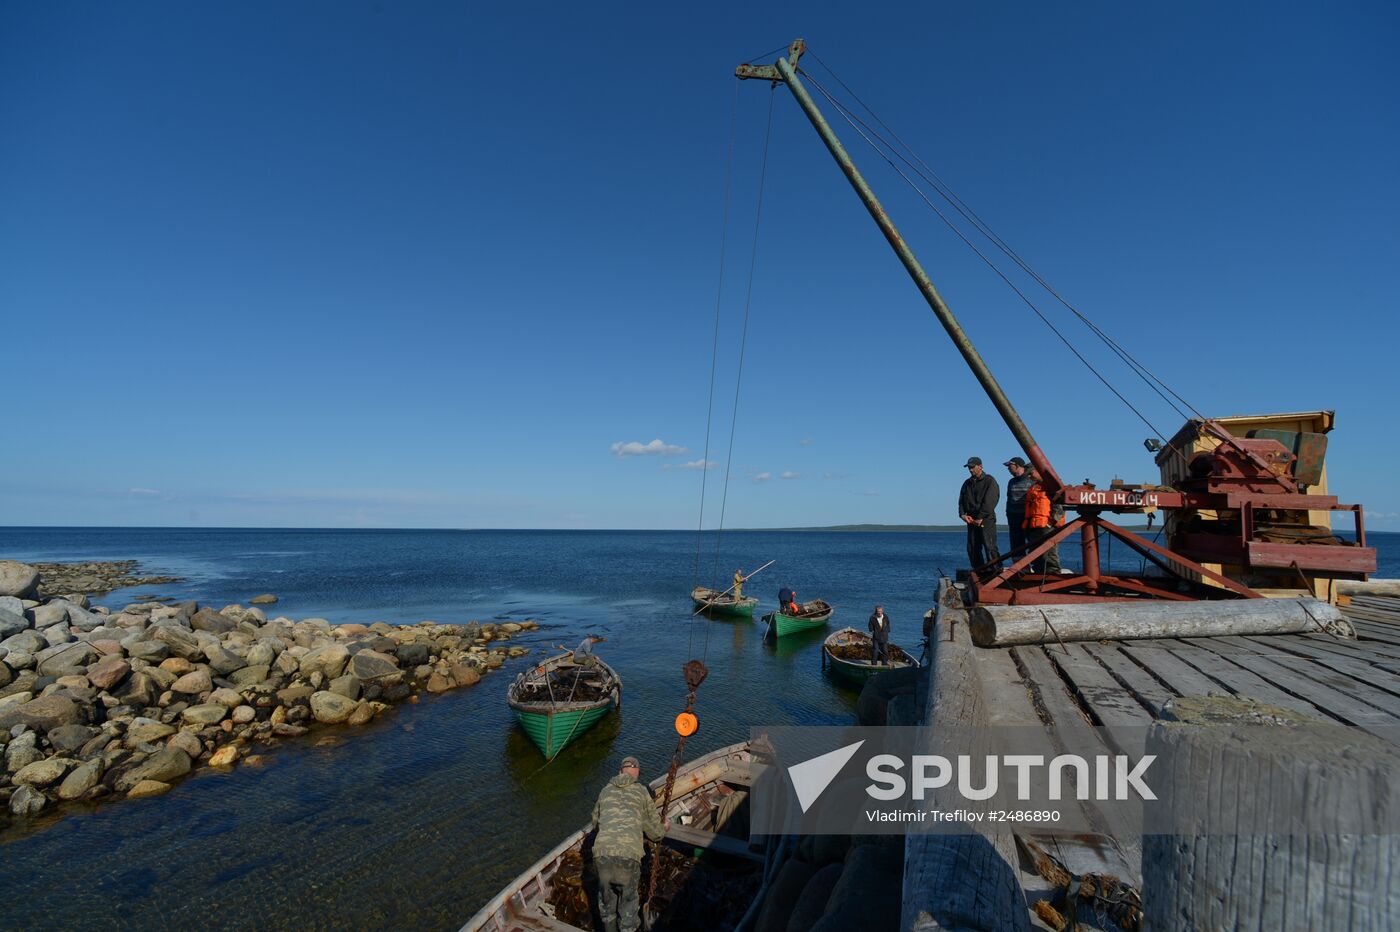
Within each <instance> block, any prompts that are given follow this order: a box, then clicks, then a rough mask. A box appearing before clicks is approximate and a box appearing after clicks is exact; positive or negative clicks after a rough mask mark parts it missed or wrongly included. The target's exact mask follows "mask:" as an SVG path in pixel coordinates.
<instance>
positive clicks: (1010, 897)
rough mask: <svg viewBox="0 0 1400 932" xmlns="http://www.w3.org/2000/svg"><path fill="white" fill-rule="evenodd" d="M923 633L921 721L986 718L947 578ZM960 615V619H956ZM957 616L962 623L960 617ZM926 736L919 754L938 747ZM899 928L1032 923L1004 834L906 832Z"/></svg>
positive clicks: (972, 722) (979, 721)
mask: <svg viewBox="0 0 1400 932" xmlns="http://www.w3.org/2000/svg"><path fill="white" fill-rule="evenodd" d="M937 598H938V601H937V604H936V606H935V615H934V619H933V625H932V627H931V628H930V631H929V663H928V668H927V677H928V683H929V686H928V689H927V693H926V695H927V703H926V705H925V709H924V716H923V724H924V725H926V726H930V727H929V729H928V731H929V734H930V735H936V734H937V733H938V731H939V730H940V726H960V727H962V728H967V727H969V726H971V727H978V726H983V727H985V726H987V725H990V724H991V723H992V718H993V715H992V712H991V708H992V705H991V702H990V701H989V697H987V696H985V695H984V694H983V688H984V685H985V684H984V682H983V678H981V677H979V676H978V675H977V672H976V669H975V663H974V660H973V656H972V651H973V650H975V649H976V648H974V647H973V645H972V640H971V636H970V634H969V632H968V628H967V625H966V623H965V622H966V618H965V616H966V610H965V609H964V608H963V605H962V597H961V594H960V593H959V592H958V590H957V589H955V588H954V587H953V586H952V583H951V581H950V580H948V579H943V580H942V581H941V582H940V583H939V587H938V597H937ZM958 616H963V617H958ZM959 622H962V623H959ZM935 740H936V739H934V738H932V737H930V738H929V739H928V745H927V746H925V747H922V748H920V751H922V752H924V753H936V749H935V748H934V747H933V746H932V745H933V744H934V742H935ZM904 845H905V846H904V865H905V866H904V895H903V909H902V914H901V919H900V928H902V929H912V930H916V932H932V930H967V929H978V930H1003V929H1005V930H1026V929H1030V928H1031V923H1030V918H1029V917H1030V913H1029V911H1028V903H1027V901H1026V895H1025V892H1024V890H1023V886H1022V884H1023V882H1024V881H1025V880H1027V879H1028V878H1024V877H1023V875H1022V872H1021V871H1020V869H1019V868H1018V867H1017V864H1018V863H1019V858H1018V855H1017V852H1016V842H1015V839H1014V838H1013V837H1012V836H1010V835H993V836H990V837H989V836H985V835H978V834H970V835H934V834H929V835H924V834H911V835H908V836H906V838H905V843H904Z"/></svg>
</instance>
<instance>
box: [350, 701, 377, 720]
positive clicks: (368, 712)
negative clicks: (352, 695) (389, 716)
mask: <svg viewBox="0 0 1400 932" xmlns="http://www.w3.org/2000/svg"><path fill="white" fill-rule="evenodd" d="M373 719H374V706H373V705H372V704H370V703H368V702H366V701H365V700H363V699H361V700H360V701H359V702H357V703H355V711H353V712H351V713H350V717H349V718H348V719H346V720H345V721H346V724H348V725H366V724H368V723H369V722H370V721H372V720H373Z"/></svg>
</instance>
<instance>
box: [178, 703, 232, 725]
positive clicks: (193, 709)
mask: <svg viewBox="0 0 1400 932" xmlns="http://www.w3.org/2000/svg"><path fill="white" fill-rule="evenodd" d="M226 715H228V706H225V705H221V704H219V703H217V702H206V703H204V704H202V705H192V706H190V707H189V708H187V709H185V710H184V712H183V713H181V718H183V719H184V720H185V721H187V722H192V723H193V724H196V725H217V724H218V723H219V722H221V721H223V720H224V716H226Z"/></svg>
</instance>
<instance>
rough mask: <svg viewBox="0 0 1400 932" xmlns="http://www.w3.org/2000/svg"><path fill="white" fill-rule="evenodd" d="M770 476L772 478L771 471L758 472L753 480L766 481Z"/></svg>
mask: <svg viewBox="0 0 1400 932" xmlns="http://www.w3.org/2000/svg"><path fill="white" fill-rule="evenodd" d="M772 478H773V474H772V473H771V472H761V473H759V474H758V475H756V476H754V477H753V481H754V482H767V481H768V480H769V479H772Z"/></svg>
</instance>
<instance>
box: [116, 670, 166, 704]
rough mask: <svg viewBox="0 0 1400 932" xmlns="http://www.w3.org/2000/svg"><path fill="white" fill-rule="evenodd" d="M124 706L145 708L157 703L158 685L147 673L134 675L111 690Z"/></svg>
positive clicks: (139, 672) (141, 672)
mask: <svg viewBox="0 0 1400 932" xmlns="http://www.w3.org/2000/svg"><path fill="white" fill-rule="evenodd" d="M109 691H110V692H111V694H112V695H113V696H115V697H116V698H117V699H118V700H120V701H121V703H122V704H123V705H129V706H132V707H133V708H137V709H140V708H144V707H146V706H148V705H152V704H154V703H155V701H156V695H157V692H156V684H155V682H154V681H153V680H152V679H151V677H150V676H149V675H148V674H147V673H146V672H145V671H138V672H135V673H132V674H131V675H130V676H128V677H127V678H126V681H125V682H123V683H121V684H120V685H118V686H117V687H116V688H115V689H112V690H109Z"/></svg>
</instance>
